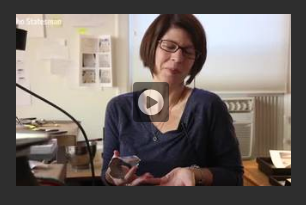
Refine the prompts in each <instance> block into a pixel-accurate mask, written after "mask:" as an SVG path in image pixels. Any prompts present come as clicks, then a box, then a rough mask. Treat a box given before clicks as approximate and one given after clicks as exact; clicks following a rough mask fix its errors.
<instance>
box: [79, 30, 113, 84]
mask: <svg viewBox="0 0 306 205" xmlns="http://www.w3.org/2000/svg"><path fill="white" fill-rule="evenodd" d="M112 72H113V68H112V42H111V36H110V35H104V36H89V35H81V36H80V75H79V76H81V78H82V79H81V80H80V81H79V82H80V83H81V85H83V86H87V85H88V86H89V85H93V84H95V85H97V86H101V87H112V86H113V75H112ZM95 87H96V86H95Z"/></svg>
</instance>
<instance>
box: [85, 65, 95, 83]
mask: <svg viewBox="0 0 306 205" xmlns="http://www.w3.org/2000/svg"><path fill="white" fill-rule="evenodd" d="M82 83H84V84H87V83H89V84H91V83H96V71H95V70H89V69H88V70H83V71H82Z"/></svg>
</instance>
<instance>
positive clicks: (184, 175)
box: [159, 168, 196, 186]
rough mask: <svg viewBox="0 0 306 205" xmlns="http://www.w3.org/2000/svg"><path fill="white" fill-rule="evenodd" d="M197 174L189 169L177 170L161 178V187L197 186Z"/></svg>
mask: <svg viewBox="0 0 306 205" xmlns="http://www.w3.org/2000/svg"><path fill="white" fill-rule="evenodd" d="M195 184H196V183H195V174H194V172H193V171H192V170H190V169H188V168H175V169H173V170H172V171H171V172H169V173H168V174H167V175H166V176H164V177H162V178H161V181H160V184H159V185H160V186H195Z"/></svg>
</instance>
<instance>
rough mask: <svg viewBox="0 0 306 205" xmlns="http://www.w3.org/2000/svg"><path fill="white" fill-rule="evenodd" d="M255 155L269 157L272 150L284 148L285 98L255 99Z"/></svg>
mask: <svg viewBox="0 0 306 205" xmlns="http://www.w3.org/2000/svg"><path fill="white" fill-rule="evenodd" d="M255 105H256V106H255V107H256V108H255V116H256V117H255V147H254V155H255V156H256V157H258V156H269V150H270V149H282V148H283V136H284V134H283V125H284V96H283V95H281V94H280V95H277V94H276V95H262V96H256V97H255Z"/></svg>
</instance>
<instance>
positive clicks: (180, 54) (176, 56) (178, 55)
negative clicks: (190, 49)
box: [171, 48, 184, 62]
mask: <svg viewBox="0 0 306 205" xmlns="http://www.w3.org/2000/svg"><path fill="white" fill-rule="evenodd" d="M171 60H173V61H176V62H182V61H183V60H184V55H183V51H182V49H180V48H179V49H178V50H177V51H176V52H174V53H171Z"/></svg>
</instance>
